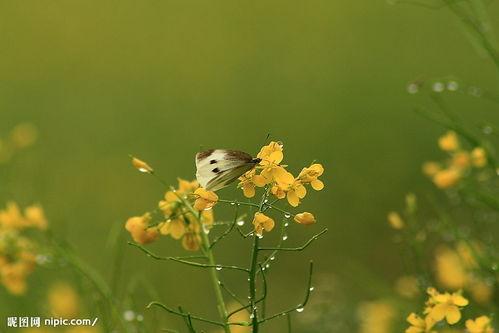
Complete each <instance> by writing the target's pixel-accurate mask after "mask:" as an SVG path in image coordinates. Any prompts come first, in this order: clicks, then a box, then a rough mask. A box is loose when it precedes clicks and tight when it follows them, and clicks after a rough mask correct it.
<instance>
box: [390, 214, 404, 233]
mask: <svg viewBox="0 0 499 333" xmlns="http://www.w3.org/2000/svg"><path fill="white" fill-rule="evenodd" d="M388 223H389V224H390V226H391V227H392V228H393V229H397V230H400V229H402V228H403V227H404V225H405V223H404V220H402V218H401V217H400V215H399V213H397V212H390V213H388Z"/></svg>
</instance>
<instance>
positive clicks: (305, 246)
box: [258, 228, 328, 251]
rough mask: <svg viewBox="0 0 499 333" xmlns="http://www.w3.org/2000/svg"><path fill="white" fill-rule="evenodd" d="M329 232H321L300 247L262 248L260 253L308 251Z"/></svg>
mask: <svg viewBox="0 0 499 333" xmlns="http://www.w3.org/2000/svg"><path fill="white" fill-rule="evenodd" d="M327 231H328V229H327V228H325V229H324V230H322V231H321V232H319V233H318V234H316V235H314V236H312V238H310V239H309V240H308V241H307V242H306V243H305V244H303V245H302V246H298V247H261V248H259V249H258V250H259V251H303V250H304V249H306V248H307V247H308V246H309V245H310V244H311V243H312V242H313V241H315V240H317V239H318V238H319V237H320V236H322V235H323V234H325V233H326V232H327Z"/></svg>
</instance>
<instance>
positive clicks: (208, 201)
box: [194, 187, 218, 211]
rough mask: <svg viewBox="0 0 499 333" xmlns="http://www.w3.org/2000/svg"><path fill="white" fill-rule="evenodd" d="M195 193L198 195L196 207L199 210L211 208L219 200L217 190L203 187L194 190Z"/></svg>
mask: <svg viewBox="0 0 499 333" xmlns="http://www.w3.org/2000/svg"><path fill="white" fill-rule="evenodd" d="M194 194H195V195H196V196H197V198H196V201H195V202H194V208H195V209H196V210H199V211H202V210H207V209H211V208H212V207H213V206H215V204H216V203H217V201H218V195H216V193H215V192H212V191H207V190H205V189H204V188H202V187H200V188H198V189H197V190H196V191H194Z"/></svg>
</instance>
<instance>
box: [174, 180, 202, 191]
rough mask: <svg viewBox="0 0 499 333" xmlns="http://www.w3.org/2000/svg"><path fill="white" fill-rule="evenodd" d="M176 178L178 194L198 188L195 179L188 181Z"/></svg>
mask: <svg viewBox="0 0 499 333" xmlns="http://www.w3.org/2000/svg"><path fill="white" fill-rule="evenodd" d="M177 180H178V190H177V192H178V193H179V194H188V193H192V192H194V191H195V190H196V189H198V188H199V183H198V181H197V180H193V181H188V180H185V179H182V178H177Z"/></svg>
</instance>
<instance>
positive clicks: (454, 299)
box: [428, 292, 468, 325]
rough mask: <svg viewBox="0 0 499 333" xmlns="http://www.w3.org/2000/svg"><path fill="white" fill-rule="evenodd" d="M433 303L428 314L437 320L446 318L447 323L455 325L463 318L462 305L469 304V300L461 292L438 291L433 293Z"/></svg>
mask: <svg viewBox="0 0 499 333" xmlns="http://www.w3.org/2000/svg"><path fill="white" fill-rule="evenodd" d="M431 303H432V304H434V305H433V306H432V307H430V309H429V312H428V315H429V316H430V317H431V318H432V319H434V320H435V321H441V320H443V319H444V318H445V320H446V321H447V323H449V324H451V325H453V324H455V323H457V322H458V321H459V320H460V319H461V311H460V310H461V309H460V307H463V306H466V305H468V300H467V299H466V298H464V297H463V296H462V295H461V293H459V292H455V293H452V294H450V293H444V294H440V293H437V294H435V295H431Z"/></svg>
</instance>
